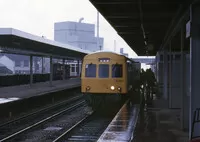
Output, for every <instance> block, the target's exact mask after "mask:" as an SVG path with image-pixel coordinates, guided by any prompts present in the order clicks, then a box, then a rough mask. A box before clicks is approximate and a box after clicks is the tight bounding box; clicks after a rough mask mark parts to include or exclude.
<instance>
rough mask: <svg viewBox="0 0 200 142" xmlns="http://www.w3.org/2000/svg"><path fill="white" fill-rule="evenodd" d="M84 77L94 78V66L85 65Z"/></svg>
mask: <svg viewBox="0 0 200 142" xmlns="http://www.w3.org/2000/svg"><path fill="white" fill-rule="evenodd" d="M85 77H96V64H87V65H86V66H85Z"/></svg>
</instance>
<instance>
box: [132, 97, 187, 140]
mask: <svg viewBox="0 0 200 142" xmlns="http://www.w3.org/2000/svg"><path fill="white" fill-rule="evenodd" d="M166 102H167V100H164V99H158V100H153V106H151V107H148V106H147V107H146V108H144V111H143V110H140V115H139V119H138V125H137V128H136V130H135V134H134V135H135V138H134V140H133V141H132V142H189V136H188V131H185V132H184V131H182V130H181V129H180V123H181V122H180V113H181V110H180V109H168V108H167V106H166V105H167V103H166Z"/></svg>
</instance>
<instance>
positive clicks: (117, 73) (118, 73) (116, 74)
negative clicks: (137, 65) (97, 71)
mask: <svg viewBox="0 0 200 142" xmlns="http://www.w3.org/2000/svg"><path fill="white" fill-rule="evenodd" d="M122 74H123V72H122V65H120V64H114V65H112V78H120V77H122Z"/></svg>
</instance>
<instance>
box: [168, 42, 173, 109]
mask: <svg viewBox="0 0 200 142" xmlns="http://www.w3.org/2000/svg"><path fill="white" fill-rule="evenodd" d="M172 64H173V59H172V43H171V42H170V43H169V63H168V65H169V73H168V76H169V89H168V91H169V92H168V94H169V108H172V67H173V65H172Z"/></svg>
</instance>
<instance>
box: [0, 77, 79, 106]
mask: <svg viewBox="0 0 200 142" xmlns="http://www.w3.org/2000/svg"><path fill="white" fill-rule="evenodd" d="M52 84H53V85H52V86H50V84H49V82H40V83H35V84H33V85H32V86H30V85H29V84H27V85H20V86H9V87H2V88H0V92H1V93H0V104H1V103H6V102H10V101H14V100H19V99H25V98H30V97H33V96H39V95H44V94H47V93H53V92H57V91H61V90H65V89H71V88H76V87H79V86H80V84H81V80H80V78H71V79H68V80H58V81H53V83H52Z"/></svg>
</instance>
